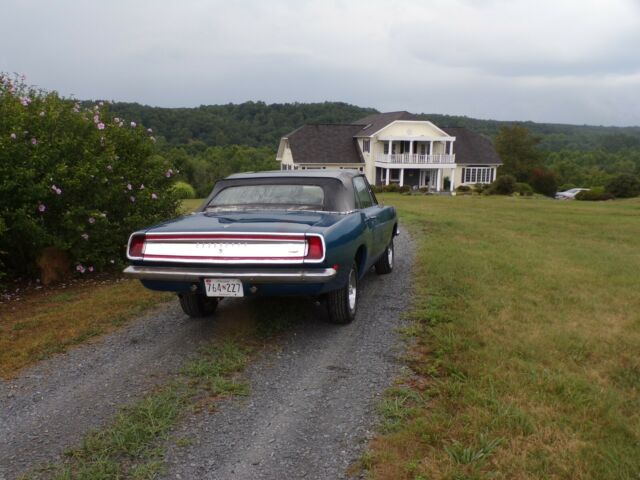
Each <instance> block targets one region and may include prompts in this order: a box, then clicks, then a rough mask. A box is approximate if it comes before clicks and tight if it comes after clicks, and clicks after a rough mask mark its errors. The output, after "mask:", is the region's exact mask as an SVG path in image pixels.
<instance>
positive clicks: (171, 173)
mask: <svg viewBox="0 0 640 480" xmlns="http://www.w3.org/2000/svg"><path fill="white" fill-rule="evenodd" d="M171 175H173V170H171V169H169V170H167V171H166V173H165V174H164V176H165V177H167V178H171Z"/></svg>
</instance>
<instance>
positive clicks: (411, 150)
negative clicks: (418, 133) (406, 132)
mask: <svg viewBox="0 0 640 480" xmlns="http://www.w3.org/2000/svg"><path fill="white" fill-rule="evenodd" d="M409 155H413V140H409Z"/></svg>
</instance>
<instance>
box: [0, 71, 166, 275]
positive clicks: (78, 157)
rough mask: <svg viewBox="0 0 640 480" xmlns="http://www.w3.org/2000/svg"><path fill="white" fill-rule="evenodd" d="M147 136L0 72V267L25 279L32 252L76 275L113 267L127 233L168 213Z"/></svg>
mask: <svg viewBox="0 0 640 480" xmlns="http://www.w3.org/2000/svg"><path fill="white" fill-rule="evenodd" d="M172 176H173V170H172V168H171V166H170V165H168V164H166V162H165V161H164V160H163V159H162V158H161V157H159V156H157V155H156V154H155V147H154V138H153V136H152V132H150V131H147V130H145V129H143V128H142V127H141V126H138V125H136V124H135V122H126V121H125V120H123V119H121V118H114V117H112V116H110V115H109V113H108V105H104V104H103V103H102V102H100V103H99V104H97V105H95V106H93V107H92V108H89V109H86V108H81V107H80V105H79V104H77V103H74V102H73V101H69V100H65V99H63V98H60V97H59V96H58V95H57V93H55V92H43V91H38V90H35V89H33V88H29V87H27V86H26V85H25V84H24V82H23V80H21V79H18V78H10V77H8V76H6V75H0V262H2V264H3V265H2V264H0V267H2V268H1V269H0V270H2V271H8V272H9V273H10V274H12V275H29V274H33V273H35V264H36V261H37V259H38V257H39V256H40V254H41V252H42V251H43V250H45V249H47V250H48V251H51V250H52V249H53V250H55V251H58V252H66V255H67V256H68V258H69V260H70V262H71V266H72V267H73V268H74V269H76V270H77V271H78V272H81V273H84V272H91V271H94V270H100V269H104V268H106V267H109V266H110V265H111V264H112V263H113V264H115V263H118V262H119V260H120V258H121V256H122V253H123V251H124V249H123V246H124V245H125V244H126V242H127V237H128V233H129V232H131V231H132V230H135V229H137V228H139V227H142V226H144V225H146V224H150V223H153V222H156V221H159V220H161V219H164V218H166V217H169V216H171V215H174V214H175V211H176V208H177V200H176V199H175V196H174V195H173V194H172V193H171V192H170V191H169V187H170V186H171V182H172V179H171V177H172Z"/></svg>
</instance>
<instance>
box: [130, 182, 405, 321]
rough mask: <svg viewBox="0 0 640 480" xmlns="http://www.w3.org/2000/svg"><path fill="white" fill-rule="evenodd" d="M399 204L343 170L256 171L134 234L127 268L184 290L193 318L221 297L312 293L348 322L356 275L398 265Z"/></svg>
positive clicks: (150, 282)
mask: <svg viewBox="0 0 640 480" xmlns="http://www.w3.org/2000/svg"><path fill="white" fill-rule="evenodd" d="M397 234H398V220H397V217H396V211H395V209H394V208H393V207H391V206H383V205H381V204H380V203H378V201H377V200H376V196H375V195H374V193H373V191H372V189H371V187H370V186H369V183H368V182H367V179H366V178H365V177H364V176H363V175H362V174H360V173H356V172H350V171H344V170H335V171H331V170H305V171H277V172H258V173H244V174H236V175H231V176H230V177H227V178H225V179H224V180H221V181H219V182H218V183H216V185H215V187H214V189H213V191H212V192H211V194H210V195H209V197H208V198H207V199H206V200H205V201H204V203H203V204H202V205H201V206H200V208H199V209H198V210H197V211H196V212H195V213H193V214H191V215H186V216H183V217H180V218H178V219H175V220H172V221H168V222H165V223H162V224H159V225H155V226H153V227H150V228H147V229H145V230H140V231H138V232H135V233H133V234H132V235H131V237H130V239H129V245H128V248H127V256H128V258H129V260H130V261H131V265H130V266H129V267H127V268H126V269H125V271H124V272H125V273H126V274H127V275H130V276H132V277H135V278H138V279H140V280H141V281H142V283H143V284H144V285H145V286H146V287H147V288H150V289H153V290H163V291H172V292H176V293H177V294H178V297H179V299H180V305H181V306H182V309H183V310H184V311H185V313H187V314H188V315H190V316H193V317H201V316H206V315H210V314H212V313H213V312H214V310H215V308H216V306H217V304H218V301H219V299H221V298H224V297H244V296H253V295H269V296H288V295H310V296H314V297H317V298H319V299H321V300H323V301H325V302H326V305H327V309H328V313H329V319H330V320H331V321H332V322H334V323H348V322H350V321H352V320H353V319H354V318H355V316H356V312H357V307H358V282H359V281H360V279H361V278H362V277H363V276H364V275H365V274H366V273H367V272H368V271H369V270H370V269H371V267H375V270H376V272H377V273H378V274H385V273H390V272H391V271H392V269H393V256H394V250H393V238H394V236H395V235H397Z"/></svg>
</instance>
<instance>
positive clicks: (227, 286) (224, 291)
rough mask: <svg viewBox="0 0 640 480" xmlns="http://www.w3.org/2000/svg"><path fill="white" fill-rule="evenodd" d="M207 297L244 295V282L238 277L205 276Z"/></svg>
mask: <svg viewBox="0 0 640 480" xmlns="http://www.w3.org/2000/svg"><path fill="white" fill-rule="evenodd" d="M204 287H205V292H206V294H207V297H244V291H243V290H242V282H241V281H240V280H238V279H237V278H205V279H204Z"/></svg>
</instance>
